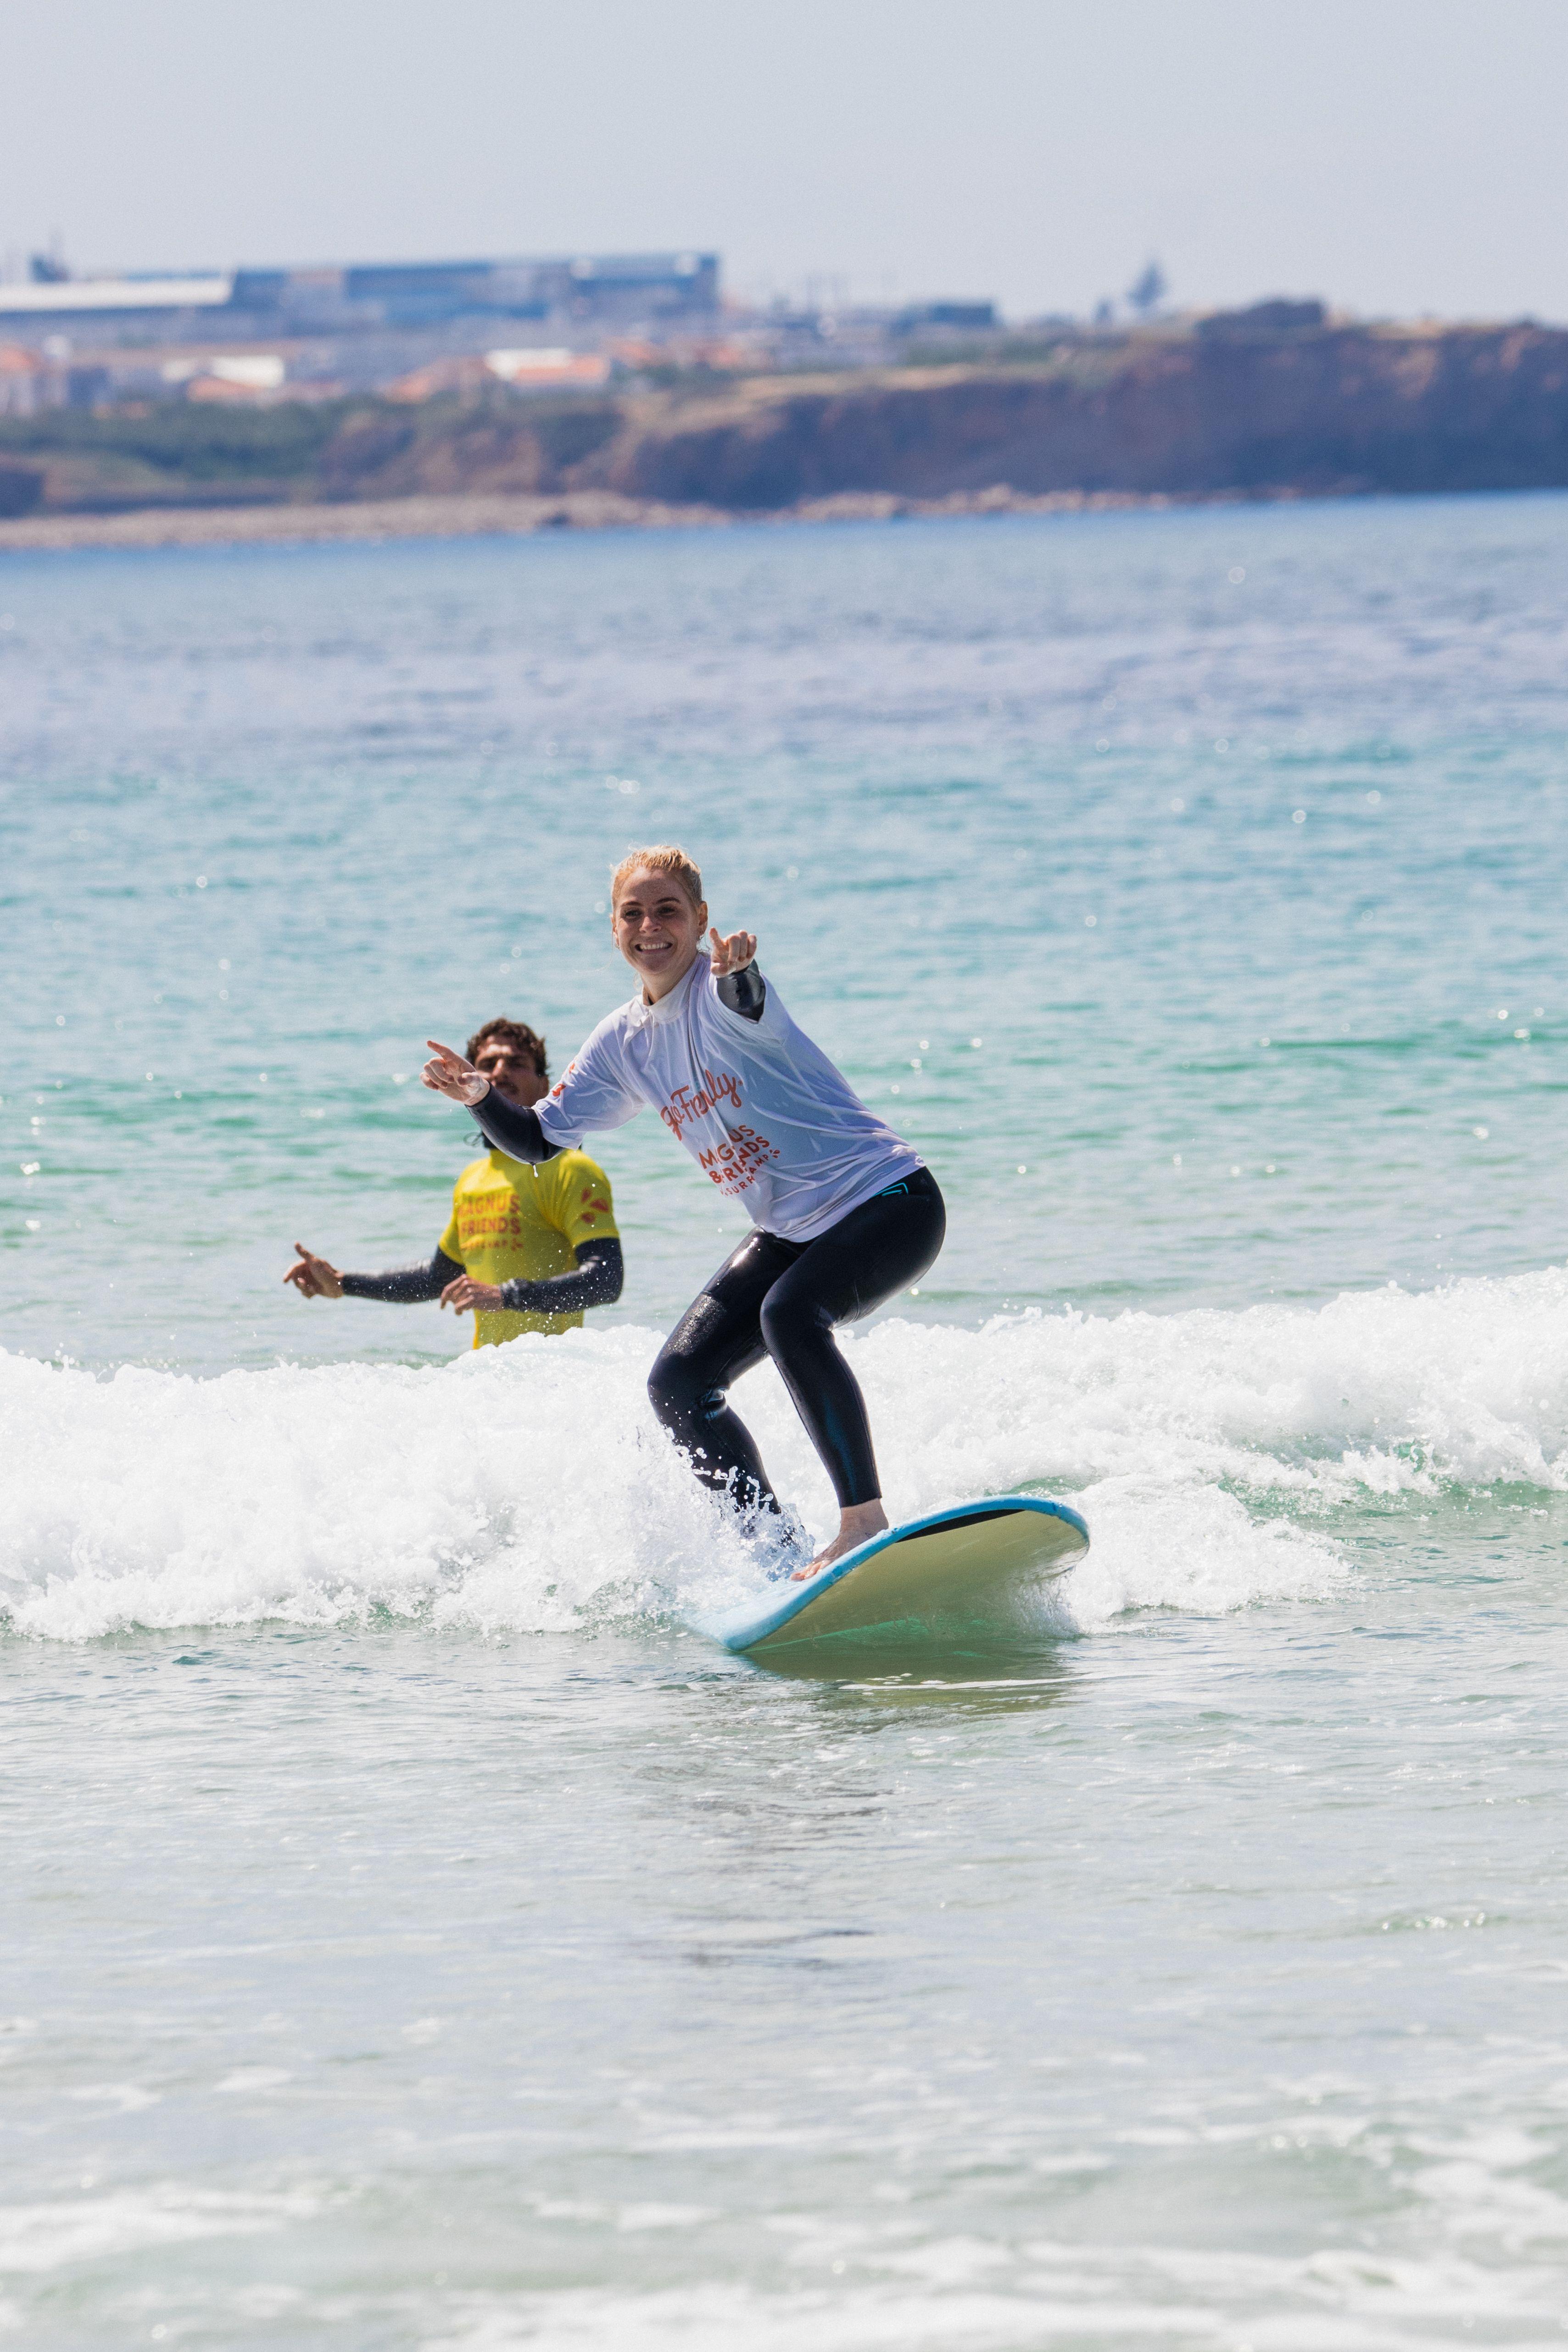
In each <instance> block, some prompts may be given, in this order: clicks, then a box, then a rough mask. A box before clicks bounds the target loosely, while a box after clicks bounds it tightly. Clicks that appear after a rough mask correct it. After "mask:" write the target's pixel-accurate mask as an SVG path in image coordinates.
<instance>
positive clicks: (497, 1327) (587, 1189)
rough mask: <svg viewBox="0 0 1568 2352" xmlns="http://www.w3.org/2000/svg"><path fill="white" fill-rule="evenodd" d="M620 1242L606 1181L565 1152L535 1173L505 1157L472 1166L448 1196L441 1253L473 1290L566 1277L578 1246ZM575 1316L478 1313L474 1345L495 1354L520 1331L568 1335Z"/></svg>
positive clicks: (576, 1154)
mask: <svg viewBox="0 0 1568 2352" xmlns="http://www.w3.org/2000/svg"><path fill="white" fill-rule="evenodd" d="M606 1234H610V1235H611V1236H612V1238H615V1239H619V1235H618V1234H617V1232H616V1225H615V1206H614V1202H613V1199H612V1194H611V1191H610V1179H609V1178H608V1177H607V1176H606V1175H605V1173H604V1171H603V1169H602V1168H601V1167H599V1166H598V1165H597V1164H596V1163H595V1162H594V1161H593V1160H590V1158H589V1157H588V1154H587V1152H586V1151H563V1152H561V1153H560V1154H559V1158H557V1159H554V1160H544V1161H542V1162H541V1163H540V1165H539V1166H538V1167H537V1168H530V1167H529V1166H528V1162H527V1161H526V1160H511V1159H508V1158H507V1154H506V1153H505V1152H504V1151H491V1152H487V1153H486V1156H485V1158H484V1159H483V1160H471V1161H470V1162H469V1164H468V1166H467V1167H466V1168H465V1170H464V1171H463V1173H462V1175H461V1176H459V1178H458V1179H457V1181H456V1183H455V1186H454V1187H453V1192H452V1219H451V1223H449V1224H448V1226H447V1228H446V1231H445V1232H444V1234H442V1236H441V1246H442V1248H443V1250H444V1252H445V1253H446V1255H447V1256H448V1257H449V1258H454V1259H455V1261H456V1263H457V1264H458V1265H460V1266H461V1267H462V1268H463V1270H464V1272H465V1274H466V1275H468V1276H471V1277H472V1279H473V1280H474V1281H475V1282H494V1283H500V1282H511V1281H513V1280H515V1279H518V1278H520V1279H521V1280H522V1281H524V1282H542V1281H543V1280H544V1278H545V1276H547V1275H551V1274H570V1272H571V1270H572V1268H573V1266H574V1265H576V1264H577V1259H576V1256H575V1255H574V1253H575V1251H576V1249H577V1245H578V1244H579V1243H580V1242H587V1241H602V1240H603V1238H604V1236H605V1235H606ZM581 1321H582V1315H581V1312H580V1311H579V1312H578V1313H577V1314H575V1315H513V1314H510V1313H508V1312H507V1309H506V1308H505V1307H497V1308H496V1309H494V1310H493V1311H489V1310H476V1313H475V1317H474V1345H475V1346H476V1348H495V1347H498V1346H499V1345H500V1343H501V1341H502V1340H503V1339H517V1336H518V1334H519V1332H523V1331H570V1330H572V1329H574V1328H576V1327H577V1326H578V1325H580V1323H581Z"/></svg>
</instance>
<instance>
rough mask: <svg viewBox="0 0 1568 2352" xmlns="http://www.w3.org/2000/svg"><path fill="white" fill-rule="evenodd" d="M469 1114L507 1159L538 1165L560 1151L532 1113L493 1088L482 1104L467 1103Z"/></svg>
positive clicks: (486, 1138)
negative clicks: (526, 1161) (509, 1100)
mask: <svg viewBox="0 0 1568 2352" xmlns="http://www.w3.org/2000/svg"><path fill="white" fill-rule="evenodd" d="M468 1115H469V1117H470V1118H472V1119H473V1121H474V1123H475V1125H476V1127H477V1128H478V1129H479V1132H480V1134H481V1135H482V1136H483V1137H484V1139H485V1140H486V1143H489V1144H493V1145H494V1146H495V1148H496V1150H497V1151H504V1152H506V1153H507V1157H508V1158H509V1159H512V1160H530V1161H532V1162H533V1163H534V1165H535V1166H538V1162H539V1161H540V1160H554V1159H555V1158H556V1157H557V1156H558V1154H559V1151H560V1149H561V1147H560V1145H559V1143H551V1142H549V1139H547V1137H546V1135H545V1131H544V1129H543V1128H542V1127H541V1126H540V1125H539V1123H538V1118H536V1116H535V1114H534V1113H533V1112H532V1111H531V1110H529V1109H528V1108H526V1106H525V1105H524V1104H522V1103H515V1102H508V1101H507V1097H506V1096H505V1095H502V1094H497V1091H496V1089H495V1087H491V1089H490V1091H489V1093H488V1094H487V1095H486V1096H485V1097H484V1098H483V1099H482V1100H481V1101H479V1102H476V1103H470V1104H469V1106H468Z"/></svg>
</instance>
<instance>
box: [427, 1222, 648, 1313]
mask: <svg viewBox="0 0 1568 2352" xmlns="http://www.w3.org/2000/svg"><path fill="white" fill-rule="evenodd" d="M573 1255H574V1256H575V1257H576V1259H577V1264H576V1265H575V1266H573V1268H572V1270H571V1272H570V1274H547V1275H546V1276H545V1277H544V1279H543V1280H542V1281H541V1282H524V1281H523V1280H521V1279H520V1278H517V1279H514V1280H513V1281H511V1282H475V1281H474V1280H472V1278H471V1277H470V1276H467V1275H460V1276H458V1278H457V1280H456V1281H455V1282H449V1283H448V1284H447V1286H446V1288H445V1289H444V1291H443V1292H442V1294H441V1303H442V1305H443V1307H451V1308H452V1309H453V1310H454V1312H455V1313H456V1314H458V1315H465V1314H466V1313H467V1312H468V1309H469V1308H470V1307H482V1308H484V1309H485V1311H486V1313H488V1314H494V1313H495V1312H496V1311H497V1308H500V1307H506V1308H507V1309H509V1310H510V1312H511V1313H513V1314H514V1315H580V1314H581V1313H582V1311H583V1309H584V1308H585V1307H613V1306H614V1304H615V1301H616V1300H617V1299H618V1298H619V1297H620V1296H621V1286H622V1282H623V1281H624V1280H625V1274H626V1269H625V1264H624V1261H623V1260H622V1255H621V1244H620V1243H619V1242H618V1241H617V1240H616V1239H615V1238H614V1236H613V1235H612V1234H604V1235H603V1236H602V1237H601V1238H596V1239H595V1240H593V1241H589V1242H579V1243H578V1244H577V1248H576V1250H575V1251H574V1253H573Z"/></svg>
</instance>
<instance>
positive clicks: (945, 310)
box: [893, 302, 1001, 335]
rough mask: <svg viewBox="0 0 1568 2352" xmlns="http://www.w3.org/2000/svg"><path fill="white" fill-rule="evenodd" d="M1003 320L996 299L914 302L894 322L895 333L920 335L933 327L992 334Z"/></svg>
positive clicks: (963, 332)
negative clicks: (998, 311) (999, 314)
mask: <svg viewBox="0 0 1568 2352" xmlns="http://www.w3.org/2000/svg"><path fill="white" fill-rule="evenodd" d="M1000 324H1001V321H1000V320H999V319H998V316H997V306H996V304H995V303H994V302H915V303H912V304H911V305H910V307H909V309H908V310H901V311H900V312H899V314H898V316H897V318H896V319H895V320H894V322H893V331H894V334H895V335H917V334H920V333H923V332H924V331H925V329H927V328H930V327H940V328H946V329H947V330H949V331H957V332H958V333H960V334H967V335H974V334H982V335H983V334H990V333H991V332H993V331H994V330H995V329H996V328H997V327H998V326H999V325H1000Z"/></svg>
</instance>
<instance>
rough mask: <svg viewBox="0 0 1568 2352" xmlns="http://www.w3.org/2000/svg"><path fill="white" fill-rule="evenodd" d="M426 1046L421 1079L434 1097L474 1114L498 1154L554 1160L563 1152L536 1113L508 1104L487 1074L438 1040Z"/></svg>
mask: <svg viewBox="0 0 1568 2352" xmlns="http://www.w3.org/2000/svg"><path fill="white" fill-rule="evenodd" d="M424 1042H425V1044H426V1045H428V1046H429V1047H430V1048H431V1057H430V1059H429V1061H428V1062H426V1064H425V1066H424V1068H423V1071H422V1072H421V1073H420V1076H422V1078H423V1081H424V1084H425V1085H426V1086H427V1087H430V1088H431V1090H432V1092H433V1093H434V1094H438V1095H444V1096H445V1097H447V1099H448V1101H449V1102H455V1103H461V1104H462V1105H463V1108H464V1109H465V1110H466V1111H468V1112H469V1113H471V1115H472V1117H473V1118H474V1119H475V1121H476V1124H477V1126H478V1129H479V1132H480V1134H481V1135H482V1136H483V1137H484V1139H485V1140H486V1143H489V1144H493V1145H494V1146H495V1148H496V1150H497V1151H505V1152H506V1153H507V1155H508V1156H509V1157H510V1158H511V1159H513V1160H532V1161H534V1162H535V1163H536V1164H537V1163H538V1161H539V1160H553V1159H554V1158H555V1157H556V1154H557V1153H558V1152H559V1150H560V1148H561V1147H560V1145H559V1143H551V1142H549V1140H548V1139H547V1138H546V1135H545V1131H544V1129H543V1128H542V1127H541V1126H540V1125H539V1123H538V1118H536V1117H535V1115H534V1113H533V1112H532V1111H531V1110H529V1109H528V1108H526V1106H525V1105H524V1104H522V1103H515V1102H508V1101H507V1097H505V1095H502V1094H499V1093H497V1090H496V1088H495V1087H493V1086H492V1085H491V1084H490V1081H489V1079H488V1078H487V1077H486V1076H485V1075H484V1073H483V1071H480V1070H476V1068H475V1067H474V1065H473V1063H472V1062H469V1061H465V1059H464V1057H463V1055H461V1054H457V1053H454V1051H453V1049H452V1047H451V1046H450V1045H438V1044H437V1043H436V1041H435V1039H434V1037H427V1038H426V1039H425V1041H424Z"/></svg>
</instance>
